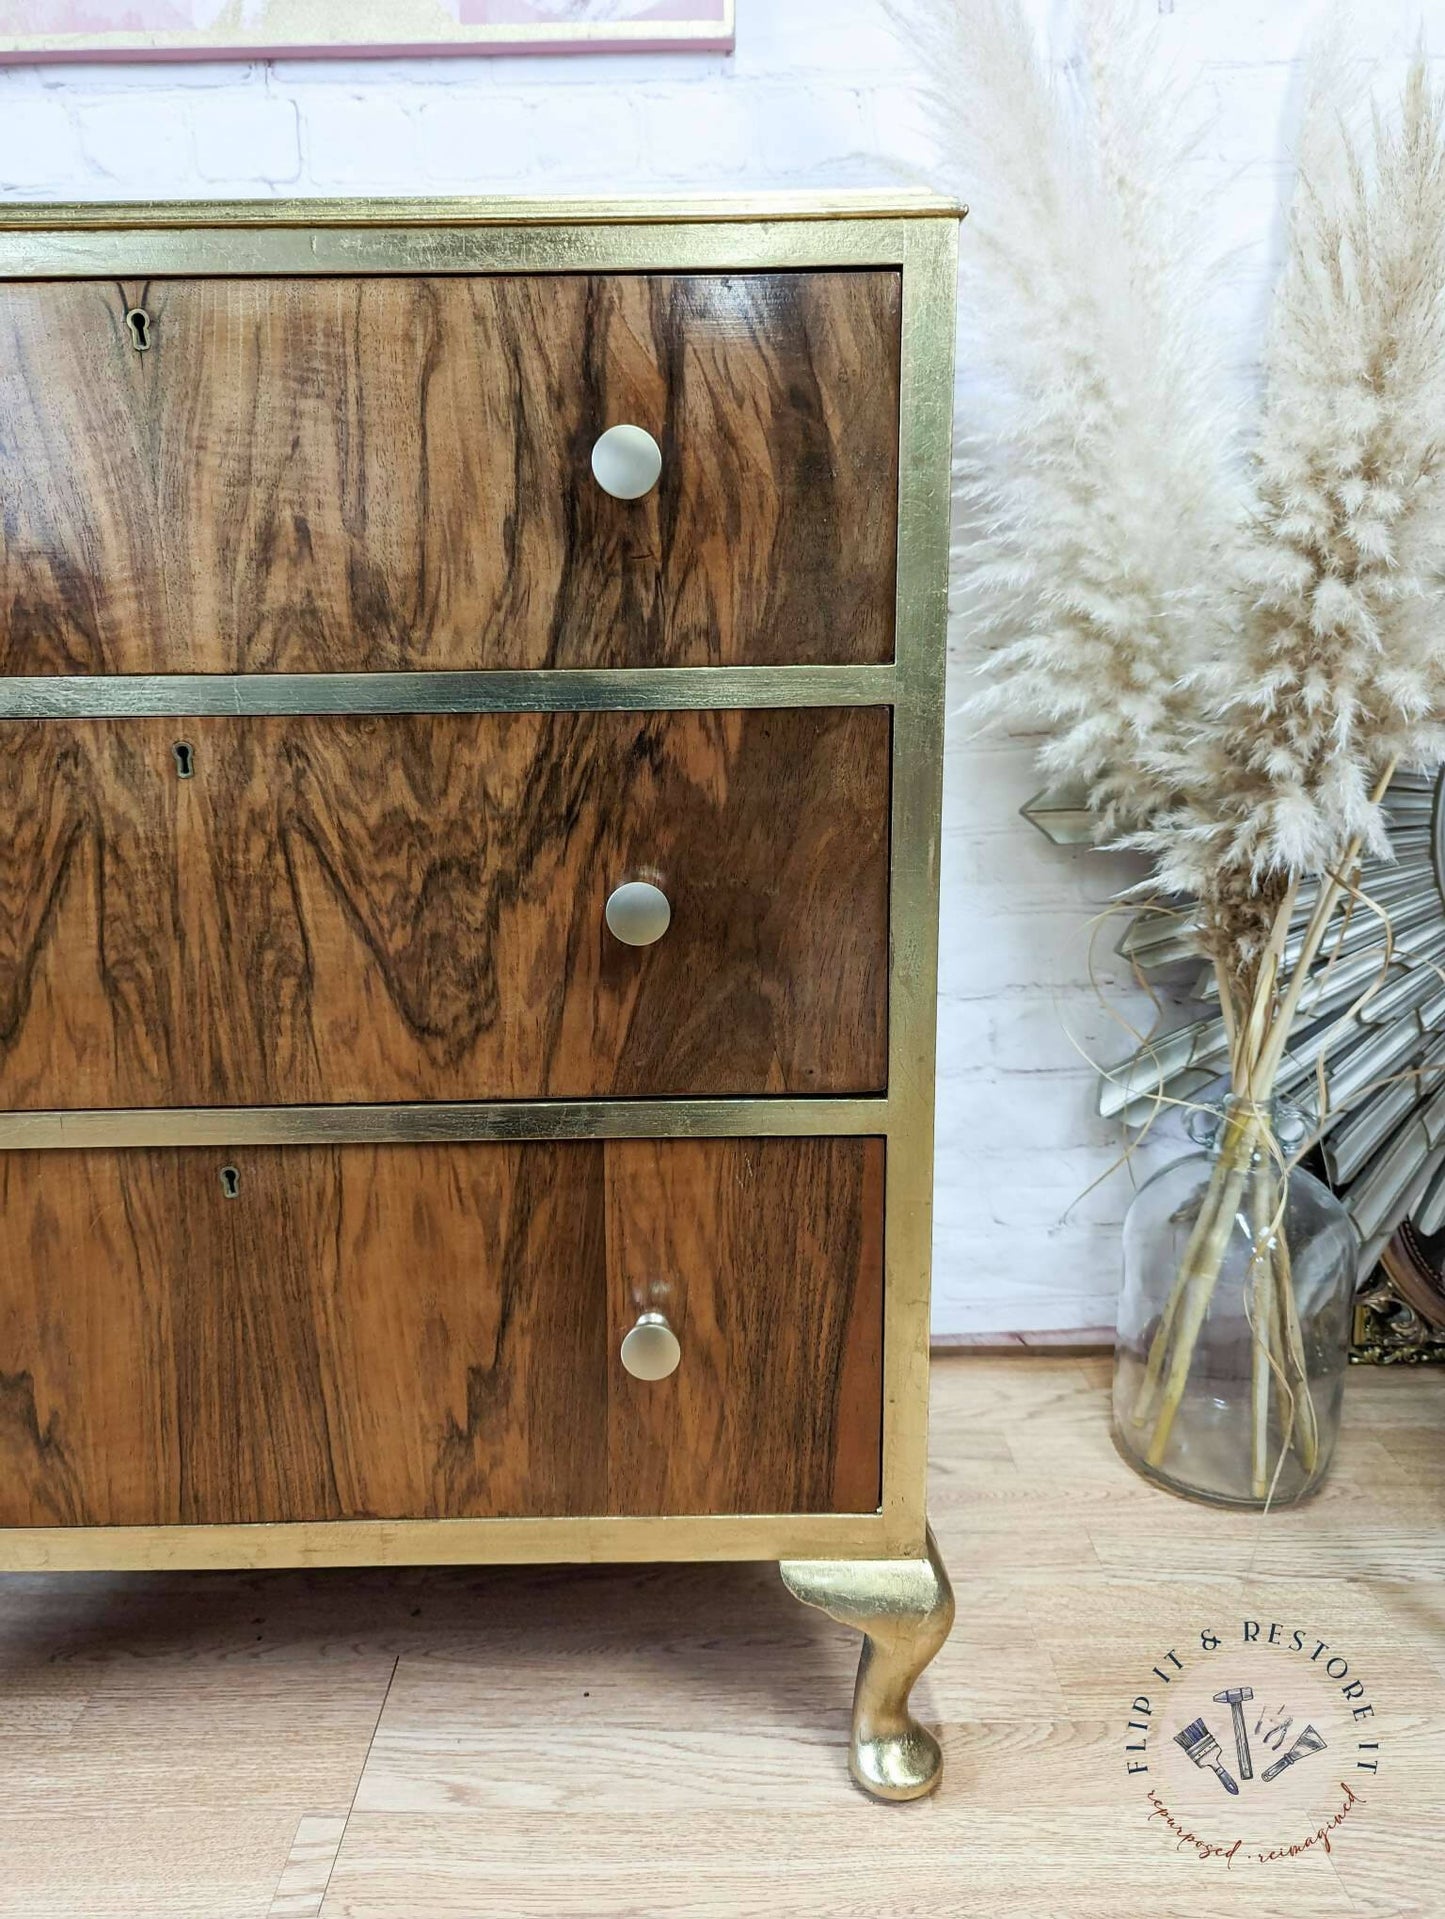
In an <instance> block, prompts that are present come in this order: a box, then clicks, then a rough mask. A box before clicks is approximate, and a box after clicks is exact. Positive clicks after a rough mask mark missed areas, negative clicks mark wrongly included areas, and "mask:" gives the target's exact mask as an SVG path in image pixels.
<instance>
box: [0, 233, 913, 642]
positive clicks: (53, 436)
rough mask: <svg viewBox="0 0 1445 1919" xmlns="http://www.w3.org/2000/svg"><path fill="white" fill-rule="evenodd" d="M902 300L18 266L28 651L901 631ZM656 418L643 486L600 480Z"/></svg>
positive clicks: (3, 576)
mask: <svg viewBox="0 0 1445 1919" xmlns="http://www.w3.org/2000/svg"><path fill="white" fill-rule="evenodd" d="M133 304H139V305H142V306H144V308H145V309H146V311H147V312H148V313H149V315H150V319H151V325H150V329H149V332H150V338H151V342H152V344H151V347H150V350H149V351H147V352H144V353H141V352H137V351H136V350H135V347H134V345H133V343H132V340H131V335H130V333H129V331H128V330H127V328H126V326H125V323H124V314H125V311H126V309H127V307H129V306H131V305H133ZM899 312H900V279H899V275H898V274H897V273H896V272H891V271H890V272H883V271H879V272H836V273H763V274H740V275H694V276H684V277H675V276H674V277H668V276H659V277H651V278H649V277H646V276H642V275H633V276H627V275H616V276H605V277H599V276H588V275H575V276H573V275H563V276H551V277H538V278H528V277H524V276H519V277H509V276H498V277H490V278H489V277H468V276H455V277H453V276H443V277H437V278H407V277H395V278H393V277H379V278H375V279H342V278H329V277H321V278H315V279H289V280H288V279H252V280H244V279H233V280H220V279H218V280H166V281H150V282H144V283H142V282H139V281H137V282H127V283H125V284H124V285H118V284H116V283H114V282H99V281H76V282H70V283H61V282H48V283H43V284H42V283H29V284H26V283H18V284H10V285H7V286H5V287H4V288H0V530H3V538H0V615H3V617H0V672H5V673H17V674H49V673H142V672H202V671H204V672H263V671H283V672H303V671H359V670H373V669H395V668H461V667H501V666H513V667H538V666H548V665H558V666H607V665H649V664H655V665H691V666H703V665H711V664H746V663H750V662H756V663H771V662H784V661H809V662H825V663H826V662H849V661H860V662H868V661H879V660H885V659H888V658H890V657H891V655H892V650H893V638H892V635H893V596H894V538H895V521H896V509H897V462H898V399H899ZM621 420H631V421H634V422H635V423H637V424H639V425H641V426H645V427H647V428H648V429H650V430H651V431H652V432H653V433H654V434H655V436H656V437H657V438H658V440H659V442H660V443H661V445H662V449H663V455H664V465H663V478H662V481H661V483H660V485H659V487H658V488H657V490H656V491H655V492H654V494H652V495H651V496H650V497H648V498H647V499H645V500H642V501H637V502H622V501H617V500H613V499H611V498H609V497H608V496H607V495H606V494H604V493H603V492H602V490H601V489H600V488H599V487H598V486H597V485H596V483H595V482H594V481H593V479H592V476H591V471H590V466H589V457H590V452H591V448H592V444H593V442H594V441H595V439H596V438H597V436H598V434H599V433H601V432H602V431H603V429H604V428H605V427H607V426H609V425H613V424H615V423H616V422H618V421H621Z"/></svg>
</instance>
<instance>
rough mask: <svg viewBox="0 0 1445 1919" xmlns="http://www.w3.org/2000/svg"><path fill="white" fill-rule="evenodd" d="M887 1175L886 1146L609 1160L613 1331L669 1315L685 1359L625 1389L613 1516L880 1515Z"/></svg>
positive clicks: (755, 1148) (698, 1147) (767, 1148)
mask: <svg viewBox="0 0 1445 1919" xmlns="http://www.w3.org/2000/svg"><path fill="white" fill-rule="evenodd" d="M883 1163H884V1143H883V1141H882V1140H877V1139H867V1140H847V1141H840V1140H833V1139H794V1140H782V1141H776V1142H772V1143H768V1144H765V1143H764V1142H762V1141H759V1140H755V1139H739V1140H689V1141H683V1142H672V1141H668V1142H659V1141H654V1140H626V1141H618V1142H616V1143H613V1144H610V1145H609V1146H608V1148H607V1249H608V1285H609V1288H610V1291H611V1302H610V1304H611V1314H612V1318H613V1321H614V1323H619V1324H621V1325H623V1326H624V1327H625V1326H629V1325H632V1324H634V1323H635V1322H636V1319H637V1316H638V1314H639V1313H642V1312H661V1313H663V1314H665V1315H666V1317H667V1319H668V1321H669V1323H670V1324H671V1325H672V1327H673V1329H674V1331H675V1332H676V1333H677V1336H678V1339H679V1340H680V1342H681V1345H682V1353H683V1357H682V1361H681V1363H680V1364H679V1366H678V1369H677V1371H676V1372H675V1373H673V1374H671V1375H670V1376H669V1377H668V1378H667V1379H662V1380H656V1381H644V1380H637V1379H633V1378H631V1377H629V1376H628V1375H627V1374H626V1373H622V1374H621V1376H620V1377H617V1378H614V1380H613V1391H612V1394H611V1401H610V1419H611V1427H610V1430H611V1444H610V1446H609V1450H608V1458H609V1461H610V1486H609V1493H610V1508H609V1509H610V1510H611V1511H612V1512H615V1513H670V1512H671V1513H675V1512H698V1513H703V1512H744V1513H745V1512H816V1511H838V1512H870V1511H872V1510H873V1508H875V1507H876V1506H877V1505H878V1503H879V1497H880V1480H879V1471H880V1463H881V1455H880V1447H881V1438H882V1363H883V1351H882V1328H883ZM819 1373H821V1375H822V1377H824V1378H826V1379H828V1380H829V1381H831V1382H832V1390H831V1391H830V1392H828V1393H826V1394H820V1393H818V1392H816V1391H815V1390H814V1389H813V1387H812V1381H813V1379H814V1378H815V1376H817V1375H818V1374H819Z"/></svg>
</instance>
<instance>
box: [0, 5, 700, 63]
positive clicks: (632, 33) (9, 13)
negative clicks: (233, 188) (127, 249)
mask: <svg viewBox="0 0 1445 1919" xmlns="http://www.w3.org/2000/svg"><path fill="white" fill-rule="evenodd" d="M733 6H734V0H0V64H12V65H13V64H15V63H17V62H20V61H37V60H225V59H234V60H259V59H266V58H272V57H280V56H283V55H289V56H291V57H293V58H295V57H298V56H302V55H308V54H309V55H317V56H323V55H328V54H331V55H341V54H351V55H356V54H423V53H427V54H438V53H598V52H603V51H606V50H609V49H610V50H617V51H622V50H630V51H632V52H643V51H652V52H657V51H661V50H666V49H668V48H675V49H679V50H680V49H689V50H691V51H692V52H695V53H701V52H730V51H731V49H732V44H733Z"/></svg>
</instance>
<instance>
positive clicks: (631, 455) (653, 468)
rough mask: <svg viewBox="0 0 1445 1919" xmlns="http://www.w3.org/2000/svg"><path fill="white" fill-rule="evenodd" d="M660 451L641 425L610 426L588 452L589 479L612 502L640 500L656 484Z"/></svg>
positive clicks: (660, 460)
mask: <svg viewBox="0 0 1445 1919" xmlns="http://www.w3.org/2000/svg"><path fill="white" fill-rule="evenodd" d="M661 472H662V448H661V447H660V446H659V445H658V444H657V442H656V440H654V439H653V437H652V435H651V434H650V433H649V432H648V431H647V428H646V427H642V426H610V427H608V429H607V431H606V432H605V433H604V434H603V435H602V438H601V439H600V440H599V441H598V442H597V444H596V445H595V446H594V447H593V449H592V476H593V478H594V479H595V480H596V482H597V484H598V486H600V487H601V488H602V491H603V492H604V493H610V494H611V495H612V497H613V499H614V500H640V499H641V498H642V496H643V494H644V493H650V492H651V491H652V489H653V488H654V487H655V486H656V485H657V481H658V477H659V475H660V474H661Z"/></svg>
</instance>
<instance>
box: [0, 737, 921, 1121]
mask: <svg viewBox="0 0 1445 1919" xmlns="http://www.w3.org/2000/svg"><path fill="white" fill-rule="evenodd" d="M888 815H889V714H888V712H887V711H886V710H885V709H879V708H867V709H841V710H834V709H828V710H819V709H809V710H804V711H785V712H765V711H754V712H722V713H522V714H507V715H503V714H466V713H464V714H428V715H405V716H395V717H384V718H376V717H369V716H368V717H356V716H332V715H327V716H311V717H297V718H245V719H242V718H236V719H231V718H224V719H221V718H206V719H186V720H174V719H154V718H146V719H117V720H87V721H55V720H44V721H10V722H5V723H4V727H3V731H0V816H3V818H4V819H5V821H6V832H5V834H4V835H0V1107H3V1108H5V1109H9V1110H11V1111H21V1110H34V1109H40V1108H51V1107H65V1108H81V1107H92V1108H104V1107H125V1106H172V1105H176V1106H192V1105H195V1106H217V1105H219V1106H224V1105H253V1104H254V1105H273V1104H276V1105H282V1104H293V1103H310V1102H317V1103H331V1102H336V1103H343V1104H349V1103H366V1102H390V1101H404V1100H478V1099H519V1098H543V1097H555V1098H569V1097H570V1098H586V1097H593V1096H607V1095H634V1096H635V1095H654V1096H658V1097H665V1096H669V1095H700V1096H709V1095H712V1096H726V1095H730V1094H738V1095H741V1094H759V1093H768V1094H773V1093H776V1094H789V1093H791V1094H802V1095H810V1094H846V1093H870V1092H877V1091H881V1090H883V1089H884V1087H885V1083H886V1063H887V968H888ZM632 879H649V880H652V881H653V882H654V883H655V884H657V885H659V886H661V887H662V888H663V890H664V891H665V892H666V893H667V895H668V898H669V900H670V902H671V906H672V921H671V925H670V926H669V928H668V930H667V932H666V933H665V934H664V936H663V937H662V938H661V939H660V940H659V941H658V942H657V944H655V945H653V946H649V947H641V948H639V947H630V946H625V945H622V944H621V943H620V942H619V941H618V940H616V939H614V938H613V936H612V935H611V934H610V933H609V932H608V930H607V926H606V920H605V908H606V902H607V899H608V896H609V894H610V893H611V891H612V889H613V888H614V887H616V886H617V885H618V884H620V883H621V882H623V881H625V880H632Z"/></svg>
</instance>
